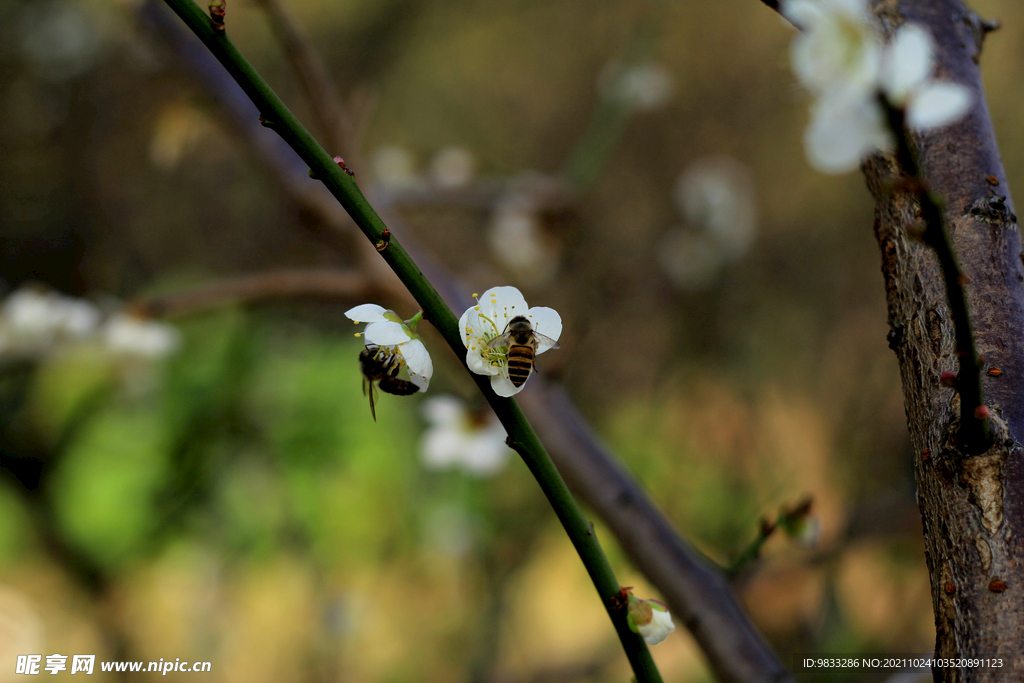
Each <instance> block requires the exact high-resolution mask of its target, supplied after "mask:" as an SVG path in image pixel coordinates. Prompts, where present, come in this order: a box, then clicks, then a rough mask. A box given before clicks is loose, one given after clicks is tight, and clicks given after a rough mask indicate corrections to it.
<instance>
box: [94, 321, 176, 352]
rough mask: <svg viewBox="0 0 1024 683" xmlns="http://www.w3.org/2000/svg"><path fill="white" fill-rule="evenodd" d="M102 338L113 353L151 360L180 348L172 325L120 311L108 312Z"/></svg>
mask: <svg viewBox="0 0 1024 683" xmlns="http://www.w3.org/2000/svg"><path fill="white" fill-rule="evenodd" d="M103 338H104V341H105V342H106V345H107V348H108V349H110V351H112V352H114V353H118V354H124V355H125V356H135V357H139V358H145V359H152V360H156V359H159V358H164V357H166V356H169V355H171V354H173V353H175V352H176V351H177V350H178V349H179V348H180V347H181V334H180V333H179V332H178V330H177V329H176V328H174V327H171V326H170V325H168V324H166V323H162V322H159V321H156V320H146V319H144V318H138V317H135V316H133V315H129V314H127V313H122V312H117V313H114V314H112V315H111V316H110V317H109V318H108V319H107V321H106V323H104V325H103Z"/></svg>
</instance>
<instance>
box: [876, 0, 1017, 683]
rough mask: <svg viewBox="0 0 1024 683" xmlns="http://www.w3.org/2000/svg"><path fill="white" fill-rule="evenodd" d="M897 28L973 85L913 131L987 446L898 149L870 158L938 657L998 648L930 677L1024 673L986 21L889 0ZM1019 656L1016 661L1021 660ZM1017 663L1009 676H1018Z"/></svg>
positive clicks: (1006, 233)
mask: <svg viewBox="0 0 1024 683" xmlns="http://www.w3.org/2000/svg"><path fill="white" fill-rule="evenodd" d="M875 12H876V14H877V15H878V17H879V19H880V21H881V23H882V25H883V27H884V28H885V30H886V31H887V32H888V33H890V34H891V32H892V31H893V30H895V28H896V27H897V26H898V25H899V24H900V23H902V22H903V21H912V22H915V23H918V24H921V25H923V26H926V27H927V28H928V29H929V30H930V31H931V33H932V35H933V36H934V37H935V41H936V44H937V48H938V62H939V67H938V68H939V73H940V75H941V77H943V78H946V79H951V80H954V81H957V82H959V83H962V84H964V85H966V86H968V87H969V88H971V90H972V92H973V94H974V105H973V108H972V110H971V112H970V115H969V116H967V117H966V118H965V119H964V120H962V121H961V122H959V123H957V124H955V125H953V126H949V127H946V128H942V129H939V130H935V131H930V132H928V133H927V134H919V135H917V136H915V140H914V142H915V145H916V149H917V152H918V158H919V163H920V166H921V170H922V174H923V175H924V177H925V179H926V182H927V183H928V185H929V187H930V188H931V189H932V190H933V191H934V192H936V193H937V194H938V195H940V196H941V197H943V198H944V199H945V202H946V203H945V209H944V211H945V216H946V221H947V227H948V230H949V233H950V235H951V238H952V241H953V245H954V249H955V251H956V254H957V256H958V258H959V261H960V264H961V266H962V267H963V270H964V273H965V274H966V275H967V278H968V284H967V301H968V305H969V307H970V312H971V318H972V321H973V324H974V330H975V336H976V343H977V346H978V351H979V353H980V354H981V355H982V357H983V364H982V367H983V370H984V374H983V400H984V401H985V403H986V404H987V405H988V406H989V407H990V409H991V411H992V414H993V417H992V418H991V428H992V433H993V436H994V437H995V438H994V442H993V445H992V447H991V448H990V449H989V450H988V451H987V452H984V453H981V454H970V453H964V452H961V451H960V450H958V448H957V446H956V440H955V439H953V438H952V434H953V433H954V431H955V429H956V423H957V421H958V420H959V397H958V396H957V394H956V391H955V389H952V388H947V387H944V386H942V384H941V383H940V381H939V375H940V373H942V372H943V371H952V372H956V371H957V369H958V362H957V357H956V353H955V345H954V339H953V327H952V323H951V322H950V317H949V307H948V303H947V298H946V292H945V289H944V287H943V280H942V275H941V273H940V271H939V268H938V265H937V261H936V259H935V256H934V253H933V252H932V251H931V250H930V249H929V248H928V247H926V246H925V245H924V244H922V243H921V242H919V241H916V240H914V239H913V238H912V237H910V236H908V232H907V228H908V227H911V226H912V225H913V224H914V222H915V221H917V220H918V216H917V215H916V212H917V206H916V201H915V200H914V199H913V196H912V194H911V193H910V192H909V191H907V190H905V189H901V188H900V186H899V185H898V182H897V181H898V175H897V174H898V169H897V167H896V163H895V160H894V158H893V157H891V156H878V157H875V158H873V159H872V160H870V161H869V162H868V163H867V164H866V165H865V173H866V176H867V181H868V186H869V188H870V190H871V192H872V194H873V195H874V198H875V201H876V213H875V217H876V220H875V234H876V237H877V238H878V243H879V246H880V247H881V251H882V272H883V274H884V276H885V288H886V298H887V300H888V308H889V324H890V328H891V330H890V333H889V344H890V346H891V347H892V348H893V350H894V351H895V352H896V356H897V358H898V359H899V365H900V372H901V375H902V381H903V393H904V399H905V404H906V411H907V421H908V424H909V427H910V434H911V439H912V443H913V447H914V454H915V455H914V467H915V472H916V478H917V486H918V494H917V496H918V504H919V506H920V509H921V516H922V518H923V521H924V532H925V548H926V549H925V557H926V560H927V564H928V571H929V574H930V577H931V589H932V603H933V606H934V610H935V625H936V641H935V652H936V655H937V656H938V657H978V658H980V657H987V656H993V655H997V656H1002V657H1003V659H1004V667H1003V668H1001V669H997V668H990V667H975V668H971V667H968V668H962V669H959V670H957V669H950V668H946V669H941V670H939V669H937V670H936V671H935V678H936V680H942V681H996V680H1011V679H1013V680H1019V679H1020V676H1021V675H1022V673H1021V672H1022V671H1024V669H1022V664H1024V658H1022V656H1021V655H1020V652H1021V651H1022V643H1024V567H1022V565H1021V558H1024V547H1022V541H1024V459H1022V455H1024V450H1022V449H1021V446H1020V441H1021V437H1022V435H1024V267H1022V254H1021V239H1020V233H1019V231H1018V228H1017V223H1016V216H1014V214H1013V209H1012V202H1011V200H1010V198H1009V194H1010V193H1009V189H1008V188H1007V186H1006V178H1005V175H1004V173H1003V167H1002V163H1001V162H1000V159H999V152H998V148H997V146H996V142H995V136H994V133H993V129H992V123H991V120H990V118H989V113H988V107H987V105H986V102H985V96H984V92H983V90H982V85H981V74H980V69H979V65H978V63H979V57H980V54H981V46H982V42H983V39H984V36H985V33H986V32H987V31H988V30H989V29H990V28H991V27H990V26H988V25H986V24H985V23H984V22H982V21H980V20H979V18H978V17H977V16H976V15H975V14H974V13H973V12H971V11H970V10H969V9H968V8H966V7H965V6H964V5H963V3H962V2H960V0H902V1H899V2H897V0H883V1H882V2H879V3H878V4H876V5H875ZM1015 660H1016V661H1015ZM1014 669H1016V670H1014Z"/></svg>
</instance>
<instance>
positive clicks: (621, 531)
mask: <svg viewBox="0 0 1024 683" xmlns="http://www.w3.org/2000/svg"><path fill="white" fill-rule="evenodd" d="M144 13H145V15H146V18H147V21H148V22H149V23H152V24H154V25H155V26H156V27H157V28H158V30H159V31H158V32H159V34H160V37H161V38H162V39H163V40H164V41H165V42H168V43H169V44H171V45H172V46H174V50H175V52H177V53H178V54H181V55H187V56H188V57H187V58H186V59H184V60H183V63H184V65H185V67H186V69H187V70H188V72H189V73H190V74H191V75H192V76H193V77H194V78H196V80H197V81H198V82H199V83H200V84H202V85H203V86H204V87H205V89H206V91H207V95H208V96H209V97H210V98H211V99H212V100H214V101H215V102H218V103H219V104H220V105H221V106H222V107H223V110H224V111H225V112H226V114H227V116H228V117H229V118H232V121H231V123H230V126H229V127H230V128H231V129H233V130H236V131H238V132H239V133H240V134H241V135H243V136H244V137H246V138H248V137H249V136H252V138H253V139H252V144H249V145H248V146H249V148H250V149H251V150H252V151H253V153H255V154H256V155H257V156H258V157H259V158H260V162H261V164H262V165H263V166H264V167H265V168H267V169H268V170H270V171H271V173H272V174H273V177H274V178H275V179H277V180H278V182H279V183H280V185H281V187H282V189H283V190H284V192H285V194H286V195H288V196H289V197H290V198H291V199H292V200H293V201H296V202H297V203H299V204H300V205H302V206H303V208H305V209H307V210H309V211H310V212H311V213H313V214H314V215H317V216H318V217H319V218H320V219H321V220H322V222H323V225H324V226H326V227H327V230H328V232H329V233H337V232H339V231H341V230H343V229H344V228H345V227H346V225H351V224H350V223H349V222H348V221H346V220H345V218H344V216H341V215H339V213H343V212H340V208H339V207H338V206H337V204H335V203H334V202H333V200H332V199H331V198H330V195H329V194H328V193H326V192H324V191H323V190H322V189H321V188H320V187H319V186H318V185H317V184H315V183H310V182H309V179H308V176H307V173H306V167H305V166H304V165H302V164H301V162H299V163H296V161H298V159H297V157H296V156H295V154H294V153H293V152H292V151H291V150H290V149H281V147H283V146H281V145H268V144H260V143H259V142H258V138H262V137H268V136H267V131H265V130H263V129H262V128H260V127H259V126H258V125H256V126H254V125H252V124H251V121H253V120H255V117H256V116H258V114H256V113H253V112H254V111H255V110H253V109H252V108H251V107H249V113H247V114H242V113H240V112H243V111H244V110H245V108H244V107H240V106H238V104H237V101H238V100H246V98H245V96H244V94H243V93H242V92H241V90H240V89H239V88H238V87H237V86H236V85H234V83H233V82H230V79H219V80H218V81H217V83H218V84H217V85H216V86H214V85H212V84H213V83H214V80H215V79H212V78H209V77H208V75H207V72H220V71H221V68H220V66H219V65H218V64H217V63H216V62H215V61H214V60H213V59H212V57H210V55H209V54H203V52H204V51H202V50H194V49H192V48H190V47H189V46H190V45H192V46H194V45H195V41H194V40H191V38H190V37H189V36H187V34H185V32H184V31H183V30H182V29H181V28H180V27H179V26H177V25H176V24H172V23H171V22H169V21H168V17H167V15H166V14H165V13H164V12H163V11H162V8H160V7H159V6H156V3H154V2H151V3H150V4H149V5H148V8H147V9H146V10H145V12H144ZM224 80H228V81H229V82H228V83H223V82H222V81H224ZM246 103H247V101H246ZM269 137H273V136H269ZM324 199H325V200H326V201H324ZM388 222H389V225H390V226H391V229H392V232H393V233H396V232H397V229H396V223H395V221H394V219H393V218H392V217H388ZM402 240H403V243H404V246H405V249H406V251H407V252H409V253H410V254H413V255H415V258H416V261H417V263H418V264H419V266H420V268H421V269H422V270H423V272H424V274H425V275H426V276H427V277H428V278H429V279H430V280H431V281H432V282H433V283H434V285H435V287H436V288H437V289H438V290H439V292H440V293H441V295H442V297H443V298H444V299H445V300H446V301H447V302H448V304H449V305H450V306H451V307H452V308H454V309H455V310H465V308H468V307H469V306H470V305H472V299H470V298H469V296H468V291H469V290H467V289H466V288H465V287H462V286H460V285H459V283H458V281H457V279H456V278H455V277H453V276H452V274H451V273H448V272H446V271H444V270H443V269H442V268H440V267H439V266H437V265H436V264H435V263H434V262H433V261H432V260H431V259H429V258H428V256H427V255H426V254H424V253H423V251H422V250H421V249H417V248H416V247H415V245H414V244H413V242H412V241H411V239H410V237H409V236H408V235H405V234H403V235H402ZM330 241H331V243H332V244H335V245H348V244H349V240H347V239H339V238H338V237H336V236H335V235H333V234H332V235H331V237H330ZM342 248H343V249H344V248H346V247H342ZM370 249H371V252H372V247H371V248H370ZM378 261H379V259H378ZM386 279H388V280H393V279H394V276H393V275H390V271H388V273H387V277H386ZM406 296H407V295H406ZM517 398H518V399H519V402H520V403H521V405H522V407H523V410H524V411H525V412H526V413H527V415H528V416H529V417H530V419H531V421H532V422H533V423H534V424H535V425H536V428H537V430H538V432H539V433H540V434H541V435H542V436H543V439H544V441H545V443H546V444H548V447H549V450H550V452H551V455H552V457H553V458H554V460H555V462H556V464H557V466H558V469H559V471H560V472H561V473H562V475H563V476H564V477H565V479H566V480H567V482H568V483H569V485H570V486H571V487H572V488H573V490H574V491H576V492H577V493H578V494H579V495H580V497H581V498H582V499H583V500H584V502H586V504H587V505H589V506H590V507H591V508H593V509H594V510H595V511H596V512H597V514H598V515H599V516H600V517H601V518H602V519H603V520H604V522H605V523H606V524H607V525H608V527H609V529H610V530H611V531H612V533H613V534H614V535H615V537H616V539H617V540H618V542H619V543H620V544H621V545H622V547H623V549H624V550H625V551H626V553H627V554H628V555H629V557H630V559H631V560H632V561H633V562H634V563H635V564H636V566H637V567H638V568H639V569H640V571H641V572H643V573H644V574H645V575H646V576H647V577H648V579H649V580H650V581H651V582H652V583H653V584H654V585H655V586H656V587H657V588H658V589H659V590H660V591H661V593H662V595H663V596H664V598H665V600H666V602H667V603H668V604H669V606H670V607H671V609H672V611H673V613H674V614H675V615H676V616H677V617H679V619H680V620H681V621H682V622H683V623H684V624H686V626H687V627H688V628H689V629H690V630H691V632H692V633H693V634H694V636H695V637H696V639H697V641H698V642H699V643H700V645H701V647H702V648H703V650H704V653H705V656H706V657H707V659H708V662H709V664H710V666H711V668H712V669H713V670H714V671H715V674H716V676H717V677H718V678H719V680H722V681H727V682H730V683H754V682H759V683H760V682H763V683H769V682H779V683H783V682H787V681H792V676H791V675H790V674H789V672H788V671H787V670H786V669H785V667H784V666H783V665H782V663H781V662H780V661H779V660H778V659H777V658H776V657H775V655H774V653H773V652H772V651H771V648H770V647H769V646H768V644H767V643H766V642H765V641H764V639H763V638H762V637H761V635H760V634H759V633H758V632H757V629H756V628H755V627H754V626H753V624H751V622H750V620H749V618H748V617H747V615H746V614H745V613H744V611H743V609H742V608H741V607H740V606H739V604H738V603H737V601H736V598H735V596H734V594H733V593H732V590H731V589H730V587H729V585H728V583H727V581H726V580H725V578H724V576H723V575H722V573H721V572H720V571H719V570H717V569H716V568H714V567H713V565H712V563H710V562H709V561H707V560H706V559H705V558H703V557H702V556H701V555H700V553H699V552H697V551H696V550H695V549H694V548H692V547H691V546H690V545H689V544H687V543H686V542H685V541H684V540H683V539H682V538H681V537H680V536H679V535H678V533H676V531H675V530H674V529H673V528H672V525H671V524H670V523H669V522H668V520H667V519H665V517H664V516H663V515H662V514H661V513H660V512H659V511H658V510H657V508H656V506H655V505H654V503H653V502H652V501H651V500H650V498H649V497H648V496H647V494H646V493H645V492H644V491H643V489H642V488H641V487H640V485H639V484H638V483H637V482H636V481H635V480H634V479H632V477H630V475H629V474H628V473H627V472H626V471H625V470H624V468H623V467H622V465H621V463H619V462H618V461H617V460H616V459H615V457H614V456H613V455H612V454H611V453H610V452H609V451H608V449H607V448H606V447H605V446H604V445H603V444H602V443H601V442H600V440H599V439H598V438H597V437H596V436H595V435H594V433H593V431H592V430H591V428H590V426H589V425H588V424H587V423H586V421H585V420H584V419H583V417H582V416H581V415H580V414H579V411H578V410H577V409H576V407H575V405H574V404H573V403H572V401H571V400H570V399H569V398H568V396H567V395H566V394H565V392H564V391H563V390H562V389H561V388H560V387H557V386H554V385H552V384H550V383H547V382H544V381H543V377H542V376H537V377H534V378H532V380H531V382H530V387H529V388H528V389H527V390H526V391H524V392H523V393H521V394H519V396H518V397H517Z"/></svg>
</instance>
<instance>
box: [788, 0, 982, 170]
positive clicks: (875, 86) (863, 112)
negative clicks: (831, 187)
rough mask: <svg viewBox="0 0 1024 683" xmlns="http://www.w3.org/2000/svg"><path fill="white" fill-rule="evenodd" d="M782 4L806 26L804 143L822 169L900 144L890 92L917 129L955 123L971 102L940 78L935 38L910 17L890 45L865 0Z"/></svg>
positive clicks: (801, 49) (798, 52)
mask: <svg viewBox="0 0 1024 683" xmlns="http://www.w3.org/2000/svg"><path fill="white" fill-rule="evenodd" d="M782 12H783V14H784V15H785V16H786V17H787V18H788V19H790V20H791V21H792V22H793V23H794V24H796V25H797V26H799V27H800V29H801V32H800V33H799V34H798V35H797V36H796V37H795V38H794V39H793V45H792V50H791V57H792V63H793V71H794V72H795V74H796V76H797V79H798V80H799V81H800V82H801V84H803V85H804V86H805V87H806V88H807V89H808V90H809V91H810V92H811V93H812V94H813V95H814V96H815V98H816V101H815V103H814V104H813V105H812V107H811V123H810V126H809V127H808V129H807V132H806V134H805V135H804V144H805V148H806V151H807V158H808V160H809V161H810V163H811V165H812V166H814V167H815V168H817V169H818V170H820V171H823V172H825V173H843V172H845V171H849V170H853V169H855V168H856V167H857V166H858V165H859V164H860V162H861V160H862V159H864V158H865V157H866V156H868V155H869V154H871V153H873V152H875V151H876V150H879V149H883V150H884V149H891V148H892V147H893V144H894V142H895V139H894V136H893V132H892V131H891V130H890V129H889V125H888V119H887V117H886V114H885V110H884V108H883V106H882V99H883V97H884V99H885V100H886V101H887V102H889V103H890V104H891V105H892V106H894V107H899V108H902V109H903V110H904V111H905V114H906V121H907V124H908V125H909V126H910V127H912V128H916V129H928V128H937V127H940V126H945V125H948V124H950V123H953V122H954V121H956V120H957V119H959V118H960V117H962V116H963V115H964V114H965V113H966V112H967V111H968V110H969V109H970V106H971V95H970V91H969V90H968V89H967V88H966V87H964V86H962V85H960V84H958V83H953V82H949V81H939V80H936V79H934V77H933V72H934V70H935V63H934V49H933V46H932V39H931V37H930V35H929V34H928V32H927V31H925V29H923V28H921V27H920V26H917V25H914V24H904V25H903V26H901V27H900V28H899V30H898V31H897V32H896V35H895V37H894V38H893V40H892V42H891V43H890V44H889V45H887V46H885V45H883V41H882V38H881V35H880V33H879V31H878V29H877V28H876V26H875V24H874V23H873V21H872V18H871V15H870V13H869V11H868V6H867V3H866V0H783V4H782ZM880 96H882V97H880Z"/></svg>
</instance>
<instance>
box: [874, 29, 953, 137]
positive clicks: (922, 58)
mask: <svg viewBox="0 0 1024 683" xmlns="http://www.w3.org/2000/svg"><path fill="white" fill-rule="evenodd" d="M934 59H935V46H934V44H933V42H932V36H931V34H930V33H928V31H926V30H925V29H923V28H922V27H920V26H918V25H916V24H904V25H903V26H901V27H900V29H899V31H897V32H896V37H895V38H893V41H892V43H891V44H890V45H889V47H888V49H887V50H886V51H885V53H884V55H883V57H882V65H881V73H880V80H881V84H882V90H883V91H884V92H885V94H886V95H887V96H888V98H889V101H890V102H892V103H893V104H895V105H896V106H899V107H905V108H906V111H907V123H908V124H909V125H910V126H911V127H913V128H938V127H940V126H945V125H948V124H950V123H953V122H954V121H956V120H957V119H959V118H960V117H962V116H963V115H964V114H966V113H967V111H968V110H969V109H970V107H971V93H970V91H969V90H968V89H967V88H965V87H964V86H962V85H960V84H959V83H953V82H950V81H939V80H936V79H934V78H932V72H933V71H934V69H935V65H934Z"/></svg>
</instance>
